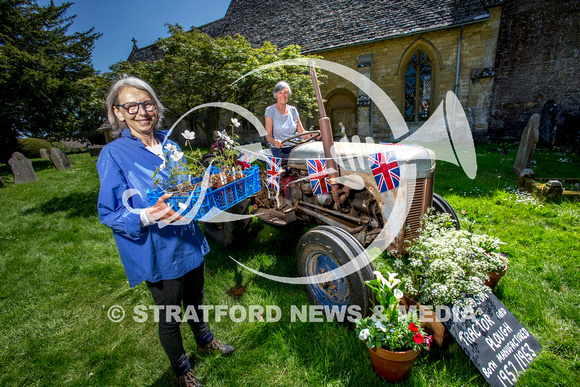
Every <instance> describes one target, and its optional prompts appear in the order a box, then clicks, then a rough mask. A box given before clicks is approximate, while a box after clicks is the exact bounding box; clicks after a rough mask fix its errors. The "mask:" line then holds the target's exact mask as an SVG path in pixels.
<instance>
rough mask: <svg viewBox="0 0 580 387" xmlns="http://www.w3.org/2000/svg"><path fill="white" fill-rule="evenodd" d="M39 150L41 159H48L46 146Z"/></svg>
mask: <svg viewBox="0 0 580 387" xmlns="http://www.w3.org/2000/svg"><path fill="white" fill-rule="evenodd" d="M39 152H40V158H41V159H50V155H49V154H48V150H46V148H40V150H39Z"/></svg>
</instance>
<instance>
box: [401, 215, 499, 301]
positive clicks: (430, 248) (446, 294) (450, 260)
mask: <svg viewBox="0 0 580 387" xmlns="http://www.w3.org/2000/svg"><path fill="white" fill-rule="evenodd" d="M500 243H501V242H500V241H499V239H498V238H495V237H491V236H488V235H485V234H474V233H471V232H469V231H467V230H456V229H455V228H454V227H453V222H452V220H451V217H450V215H449V214H445V213H443V214H434V213H433V211H430V212H428V213H427V215H426V216H425V219H424V223H423V228H422V230H421V232H420V234H419V236H418V237H417V238H416V239H415V240H414V241H413V242H412V243H411V246H410V248H409V250H408V252H409V254H408V256H407V257H405V258H402V259H397V260H395V263H394V268H395V269H396V270H398V271H399V272H400V273H401V277H402V278H403V280H404V281H405V286H404V291H405V294H407V295H409V296H410V297H411V298H413V299H415V300H416V301H417V302H419V303H421V304H426V305H449V304H454V305H464V306H465V305H466V304H465V303H469V297H468V296H471V295H481V294H482V293H484V292H487V291H489V289H488V288H487V287H486V286H485V281H486V280H487V279H488V272H489V271H501V270H503V269H504V268H505V267H506V265H507V263H508V259H507V258H506V256H505V255H503V254H501V253H500V252H499V251H498V250H499V245H500Z"/></svg>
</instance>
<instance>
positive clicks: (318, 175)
mask: <svg viewBox="0 0 580 387" xmlns="http://www.w3.org/2000/svg"><path fill="white" fill-rule="evenodd" d="M306 165H307V166H308V175H309V176H310V184H311V185H312V193H313V194H314V195H321V194H325V193H329V192H330V183H329V182H328V172H327V171H326V160H306Z"/></svg>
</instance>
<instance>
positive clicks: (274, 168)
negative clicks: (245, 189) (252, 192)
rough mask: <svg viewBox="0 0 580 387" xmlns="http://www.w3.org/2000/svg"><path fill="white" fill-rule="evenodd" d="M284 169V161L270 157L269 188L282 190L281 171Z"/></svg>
mask: <svg viewBox="0 0 580 387" xmlns="http://www.w3.org/2000/svg"><path fill="white" fill-rule="evenodd" d="M281 169H282V159H281V158H278V157H269V160H268V188H271V189H275V190H278V189H280V170H281Z"/></svg>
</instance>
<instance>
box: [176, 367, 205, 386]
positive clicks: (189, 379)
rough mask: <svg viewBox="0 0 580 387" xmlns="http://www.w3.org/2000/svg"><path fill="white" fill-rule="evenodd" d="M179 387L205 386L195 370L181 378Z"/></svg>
mask: <svg viewBox="0 0 580 387" xmlns="http://www.w3.org/2000/svg"><path fill="white" fill-rule="evenodd" d="M179 387H203V384H201V382H200V381H199V379H198V378H197V376H195V373H194V372H193V369H190V370H189V371H187V373H186V374H185V375H181V376H180V377H179Z"/></svg>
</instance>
